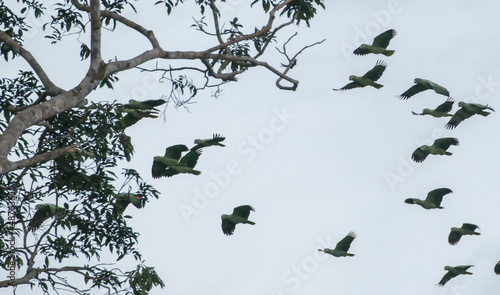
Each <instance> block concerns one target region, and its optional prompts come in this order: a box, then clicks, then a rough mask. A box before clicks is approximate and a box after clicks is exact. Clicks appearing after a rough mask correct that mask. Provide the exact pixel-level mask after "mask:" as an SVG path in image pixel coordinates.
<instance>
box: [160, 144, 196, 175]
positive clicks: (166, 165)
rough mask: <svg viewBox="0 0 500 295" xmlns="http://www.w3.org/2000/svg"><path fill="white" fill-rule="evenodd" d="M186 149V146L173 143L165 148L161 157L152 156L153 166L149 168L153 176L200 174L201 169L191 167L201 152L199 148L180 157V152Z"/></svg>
mask: <svg viewBox="0 0 500 295" xmlns="http://www.w3.org/2000/svg"><path fill="white" fill-rule="evenodd" d="M188 150H189V149H188V147H187V146H185V145H183V144H178V145H173V146H170V147H168V148H167V149H166V150H165V155H164V156H163V157H162V156H156V157H154V158H153V167H152V168H151V174H152V176H153V178H160V177H163V176H166V177H169V176H172V175H175V174H179V173H190V174H195V175H199V174H201V171H198V170H194V169H193V168H194V166H195V165H196V162H197V161H198V157H199V156H200V154H201V150H200V149H198V150H196V151H190V152H189V153H187V154H186V155H185V156H184V157H183V158H182V159H180V157H181V155H182V152H185V151H188Z"/></svg>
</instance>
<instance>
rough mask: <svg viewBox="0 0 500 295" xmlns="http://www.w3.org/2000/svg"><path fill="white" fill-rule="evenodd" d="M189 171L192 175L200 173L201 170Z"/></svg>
mask: <svg viewBox="0 0 500 295" xmlns="http://www.w3.org/2000/svg"><path fill="white" fill-rule="evenodd" d="M189 173H191V174H194V175H200V174H201V171H198V170H193V171H190V172H189Z"/></svg>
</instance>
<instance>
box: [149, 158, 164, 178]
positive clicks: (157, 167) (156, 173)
mask: <svg viewBox="0 0 500 295" xmlns="http://www.w3.org/2000/svg"><path fill="white" fill-rule="evenodd" d="M166 168H167V166H166V165H164V164H163V163H160V162H159V161H157V160H153V167H151V175H152V176H153V178H160V177H162V176H164V175H163V173H164V172H165V169H166Z"/></svg>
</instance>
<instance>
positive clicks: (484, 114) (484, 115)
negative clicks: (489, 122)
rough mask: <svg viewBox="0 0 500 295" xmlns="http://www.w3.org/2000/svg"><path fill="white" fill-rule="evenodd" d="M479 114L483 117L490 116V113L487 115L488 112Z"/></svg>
mask: <svg viewBox="0 0 500 295" xmlns="http://www.w3.org/2000/svg"><path fill="white" fill-rule="evenodd" d="M479 114H480V115H481V116H483V117H486V116H488V115H489V114H491V113H489V112H480V113H479Z"/></svg>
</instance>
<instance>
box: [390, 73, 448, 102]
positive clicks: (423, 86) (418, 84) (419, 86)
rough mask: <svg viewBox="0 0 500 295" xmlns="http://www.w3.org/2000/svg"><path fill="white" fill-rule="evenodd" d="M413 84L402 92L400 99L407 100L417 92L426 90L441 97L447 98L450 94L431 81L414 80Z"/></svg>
mask: <svg viewBox="0 0 500 295" xmlns="http://www.w3.org/2000/svg"><path fill="white" fill-rule="evenodd" d="M413 82H414V83H415V85H413V86H412V87H410V88H409V89H408V90H406V91H405V92H403V94H401V95H400V96H399V98H400V99H408V98H410V97H412V96H413V95H415V94H417V93H419V92H422V91H425V90H427V89H432V90H434V91H435V92H436V93H437V94H442V95H445V96H447V97H450V93H449V92H448V90H446V88H444V87H443V86H441V85H438V84H436V83H434V82H432V81H429V80H425V79H420V78H416V79H415V80H414V81H413Z"/></svg>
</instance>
